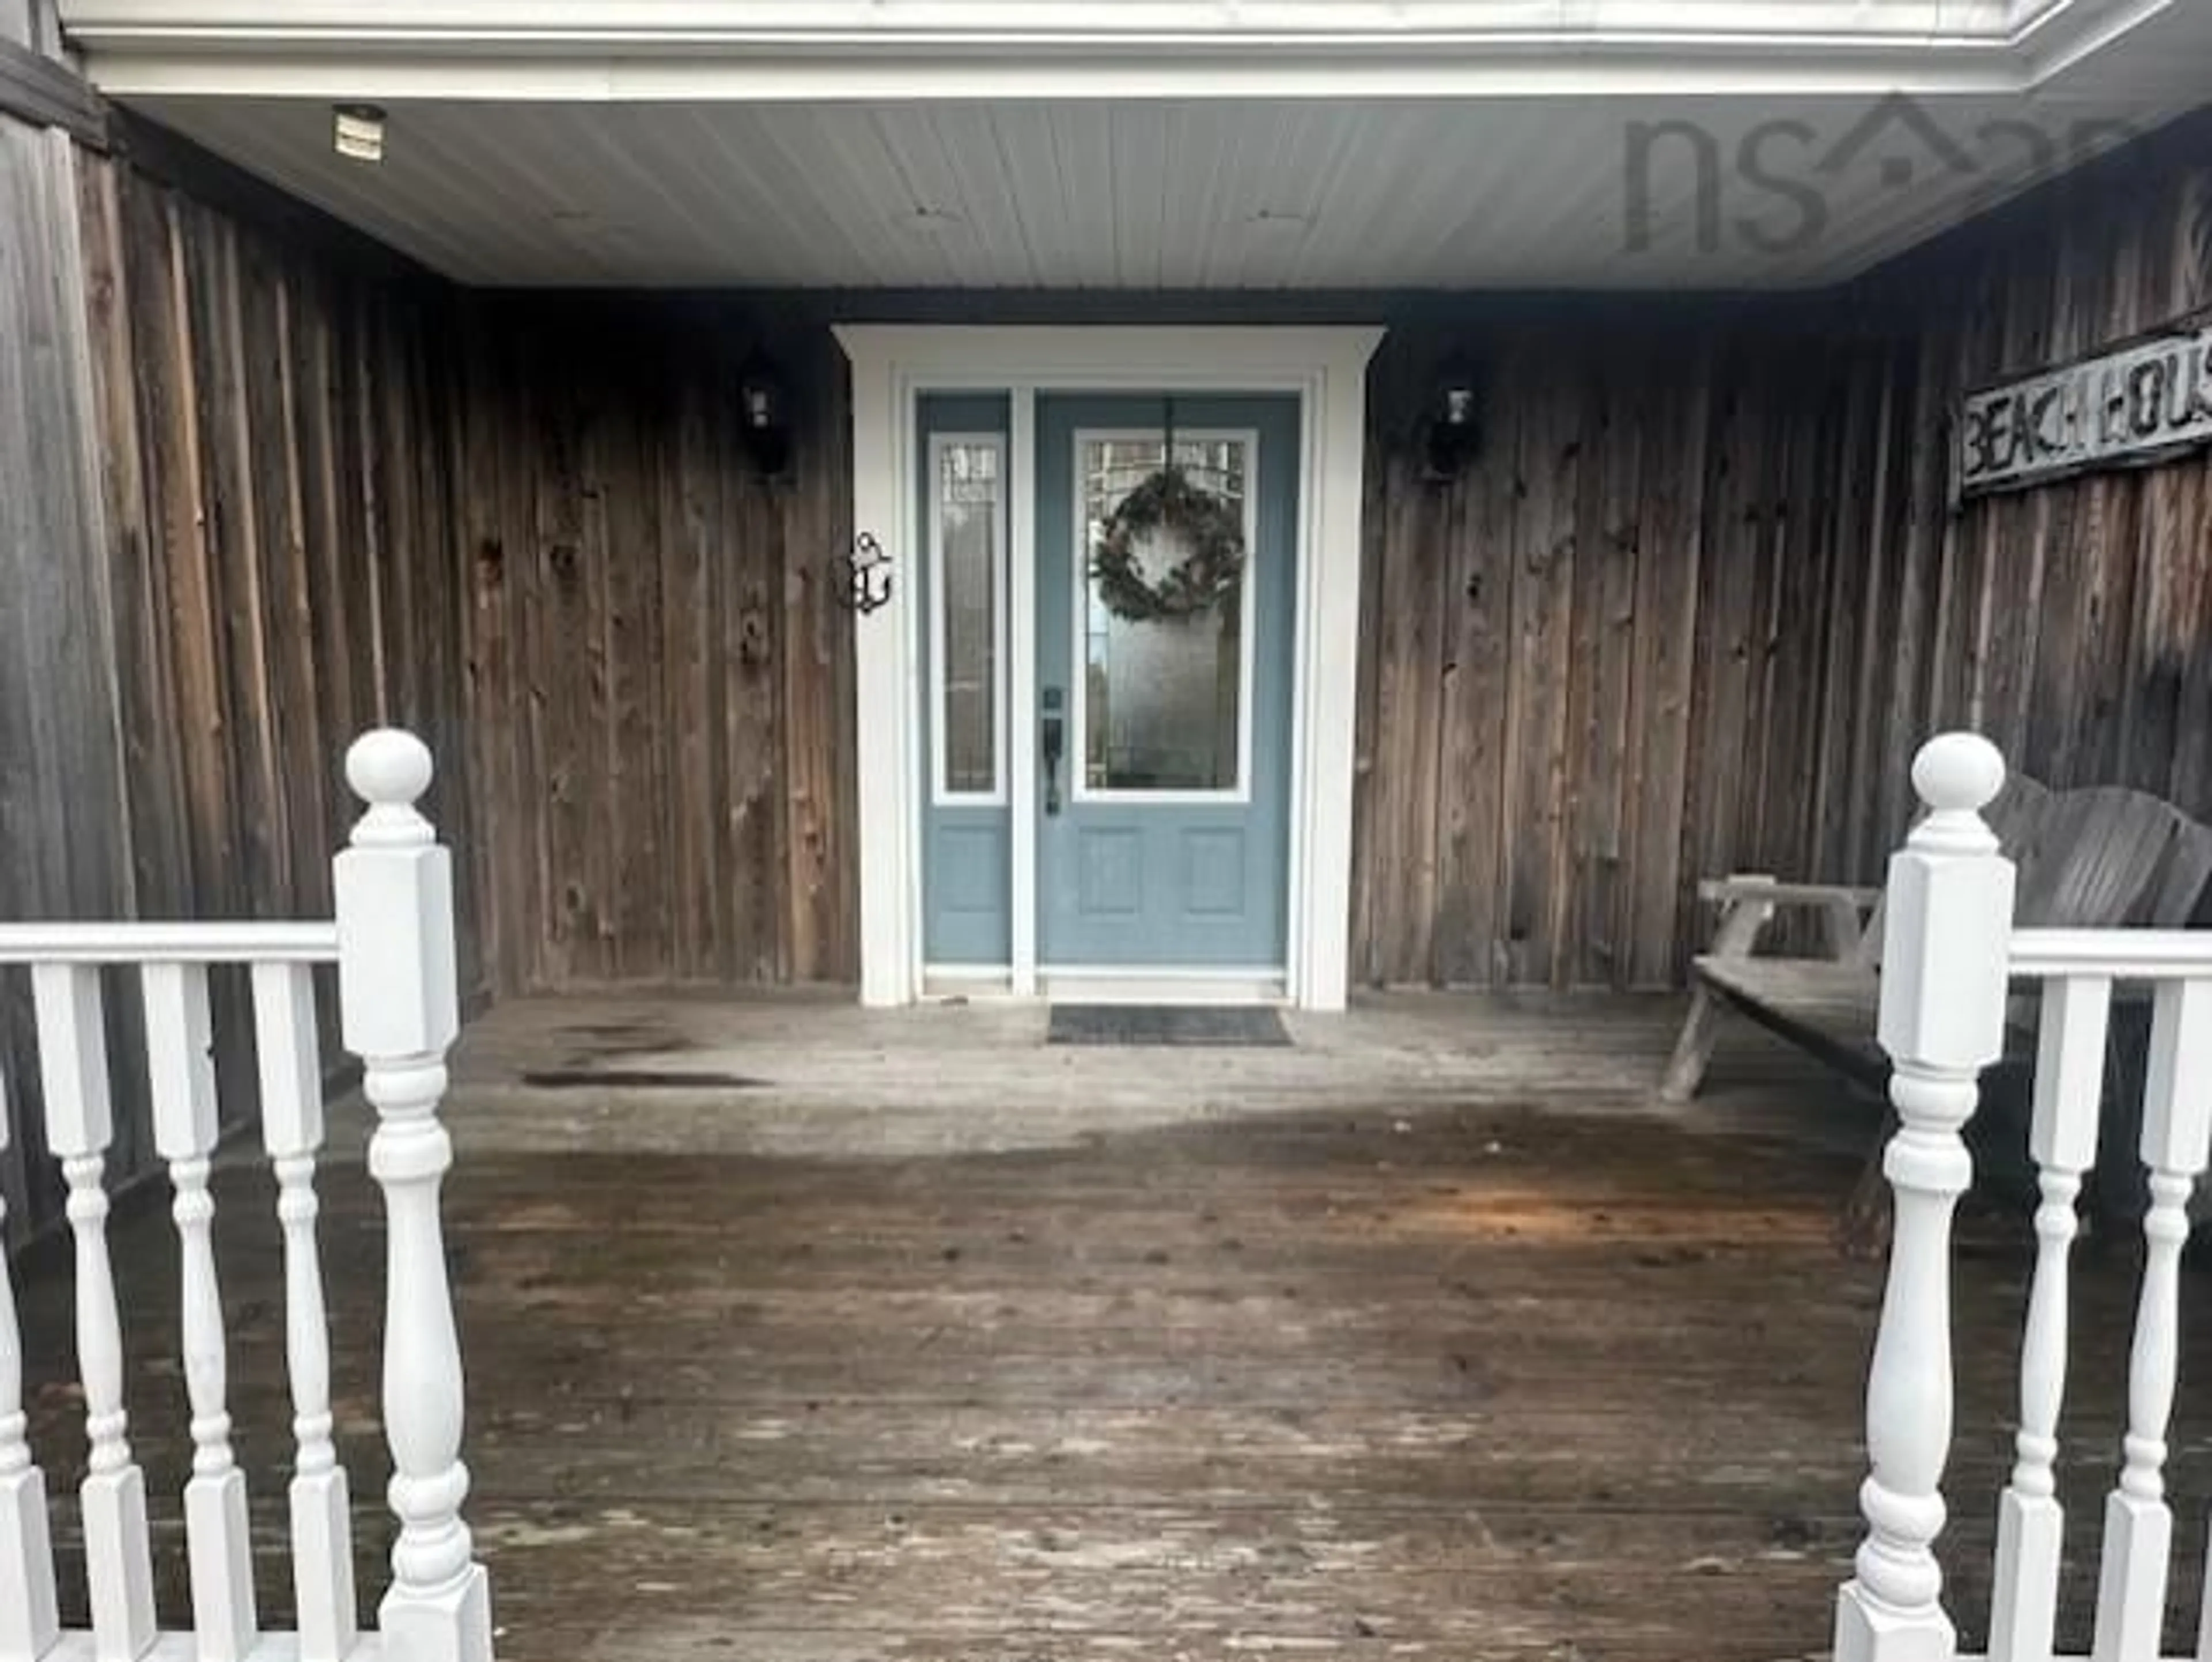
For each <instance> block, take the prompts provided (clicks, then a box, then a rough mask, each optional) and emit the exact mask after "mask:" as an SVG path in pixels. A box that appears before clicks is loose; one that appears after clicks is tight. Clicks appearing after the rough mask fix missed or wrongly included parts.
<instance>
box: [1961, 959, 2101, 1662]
mask: <svg viewBox="0 0 2212 1662" xmlns="http://www.w3.org/2000/svg"><path fill="white" fill-rule="evenodd" d="M2111 1010H2112V981H2111V980H2109V979H2108V978H2106V977H2105V976H2100V975H2081V976H2059V977H2056V978H2054V979H2053V980H2050V981H2048V982H2046V983H2045V985H2044V989H2043V1020H2042V1025H2041V1028H2040V1033H2039V1039H2038V1048H2037V1056H2036V1063H2035V1113H2034V1117H2033V1120H2032V1121H2031V1122H2030V1125H2029V1131H2028V1149H2029V1152H2030V1153H2032V1154H2033V1156H2034V1157H2035V1162H2036V1165H2037V1167H2038V1168H2039V1174H2038V1180H2039V1183H2040V1185H2041V1187H2042V1190H2043V1204H2041V1205H2040V1206H2039V1207H2038V1208H2037V1209H2036V1213H2035V1235H2036V1255H2035V1281H2034V1285H2033V1290H2032V1291H2031V1292H2030V1293H2029V1295H2028V1302H2027V1328H2026V1331H2025V1332H2024V1334H2023V1336H2022V1337H2021V1351H2020V1430H2019V1433H2018V1434H2017V1435H2015V1437H2014V1439H2013V1447H2014V1449H2015V1453H2016V1455H2017V1457H2018V1458H2017V1459H2016V1460H2015V1464H2014V1465H2013V1469H2012V1482H2011V1483H2010V1484H2009V1485H2008V1487H2007V1488H2006V1489H2005V1492H2004V1494H2003V1495H2002V1496H2001V1497H2000V1498H1999V1500H1998V1501H1997V1562H1996V1586H1995V1588H1994V1590H1993V1592H1992V1594H1991V1597H1990V1658H1991V1659H1992V1662H2049V1659H2050V1656H2051V1641H2052V1635H2053V1631H2054V1629H2055V1626H2056V1623H2057V1612H2058V1573H2059V1569H2060V1565H2061V1556H2062V1551H2063V1538H2064V1533H2065V1513H2064V1511H2063V1508H2062V1507H2060V1506H2059V1504H2058V1495H2057V1481H2056V1479H2055V1477H2053V1474H2052V1463H2053V1462H2054V1461H2056V1460H2057V1458H2058V1410H2059V1408H2060V1406H2061V1405H2062V1404H2063V1401H2064V1399H2065V1394H2066V1290H2067V1289H2066V1277H2067V1259H2068V1254H2069V1251H2070V1250H2071V1248H2072V1246H2073V1244H2074V1236H2075V1228H2076V1222H2075V1210H2074V1204H2075V1197H2076V1196H2077V1195H2079V1194H2080V1193H2081V1174H2082V1173H2083V1172H2085V1171H2087V1169H2088V1168H2089V1167H2090V1166H2091V1165H2092V1164H2093V1162H2095V1160H2096V1158H2097V1118H2098V1108H2099V1105H2100V1102H2101V1101H2102V1099H2103V1095H2104V1082H2105V1039H2106V1024H2107V1020H2108V1017H2109V1016H2110V1013H2111Z"/></svg>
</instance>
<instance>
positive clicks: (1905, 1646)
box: [1835, 733, 2013, 1662]
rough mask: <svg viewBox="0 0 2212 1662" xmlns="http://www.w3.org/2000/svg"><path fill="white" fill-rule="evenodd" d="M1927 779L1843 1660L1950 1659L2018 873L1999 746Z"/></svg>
mask: <svg viewBox="0 0 2212 1662" xmlns="http://www.w3.org/2000/svg"><path fill="white" fill-rule="evenodd" d="M1912 782H1913V784H1914V786H1916V787H1917V789H1918V791H1919V792H1920V796H1921V798H1922V800H1923V801H1924V802H1925V803H1926V804H1928V807H1929V813H1928V815H1927V816H1926V817H1925V818H1924V819H1923V820H1922V821H1921V822H1920V823H1919V824H1918V825H1917V826H1916V827H1915V828H1914V829H1913V832H1912V834H1911V837H1910V838H1908V839H1907V840H1906V842H1905V847H1904V848H1903V849H1902V850H1900V851H1899V852H1898V853H1897V854H1896V855H1895V856H1894V857H1893V858H1892V859H1891V861H1890V864H1889V887H1888V920H1887V938H1886V945H1885V950H1884V953H1883V958H1882V972H1881V1046H1882V1048H1883V1050H1885V1051H1886V1052H1888V1055H1889V1058H1890V1062H1891V1065H1892V1070H1893V1071H1892V1073H1891V1077H1890V1086H1889V1095H1890V1101H1892V1102H1893V1104H1894V1105H1895V1107H1896V1108H1897V1113H1898V1119H1899V1122H1900V1124H1899V1130H1898V1132H1897V1135H1896V1136H1895V1137H1893V1139H1892V1140H1891V1142H1890V1145H1889V1150H1888V1153H1887V1156H1885V1158H1884V1160H1883V1162H1882V1169H1883V1171H1884V1172H1885V1174H1887V1176H1888V1178H1889V1181H1890V1186H1891V1189H1892V1190H1893V1192H1894V1194H1895V1197H1896V1213H1897V1218H1896V1228H1895V1231H1894V1233H1893V1237H1892V1240H1891V1246H1890V1259H1889V1278H1888V1283H1887V1288H1886V1289H1885V1290H1884V1292H1883V1295H1882V1305H1881V1326H1880V1328H1879V1330H1878V1331H1877V1334H1876V1337H1875V1347H1874V1361H1873V1363H1872V1366H1871V1368H1870V1371H1869V1379H1868V1383H1867V1454H1868V1459H1869V1465H1870V1466H1871V1468H1872V1469H1871V1471H1869V1474H1868V1477H1867V1479H1866V1482H1865V1483H1863V1485H1862V1486H1861V1487H1860V1489H1859V1507H1860V1510H1861V1511H1862V1512H1863V1513H1864V1514H1865V1517H1866V1522H1867V1535H1866V1539H1865V1540H1864V1541H1863V1542H1862V1543H1861V1544H1860V1546H1859V1550H1858V1555H1857V1560H1856V1565H1855V1568H1856V1569H1857V1574H1856V1575H1855V1576H1854V1577H1853V1579H1852V1580H1850V1581H1849V1582H1847V1583H1846V1584H1845V1585H1844V1588H1843V1591H1842V1592H1841V1593H1840V1594H1839V1595H1838V1600H1837V1607H1836V1642H1835V1655H1836V1662H1946V1659H1948V1658H1950V1657H1951V1656H1953V1655H1954V1653H1955V1652H1956V1650H1957V1645H1958V1639H1957V1635H1956V1632H1955V1631H1954V1629H1953V1628H1952V1625H1951V1620H1950V1617H1948V1616H1947V1615H1946V1614H1945V1613H1944V1610H1943V1602H1942V1593H1943V1573H1942V1569H1941V1568H1939V1567H1938V1566H1937V1564H1936V1554H1935V1550H1934V1548H1935V1542H1936V1536H1937V1535H1939V1534H1940V1533H1941V1532H1942V1528H1943V1518H1944V1510H1943V1495H1942V1481H1943V1465H1944V1462H1945V1460H1946V1459H1947V1458H1948V1455H1949V1453H1950V1447H1951V1412H1952V1384H1951V1284H1950V1283H1951V1261H1950V1260H1951V1214H1952V1210H1953V1209H1954V1207H1955V1205H1956V1204H1957V1203H1958V1198H1959V1196H1960V1194H1962V1193H1963V1192H1965V1191H1966V1186H1967V1184H1968V1183H1969V1182H1970V1181H1971V1180H1972V1176H1973V1165H1972V1160H1971V1159H1970V1158H1969V1156H1967V1153H1966V1144H1965V1143H1964V1142H1963V1141H1962V1140H1961V1139H1960V1131H1961V1130H1962V1129H1963V1128H1964V1127H1965V1125H1966V1121H1967V1120H1968V1119H1971V1118H1972V1115H1973V1112H1974V1104H1975V1101H1976V1098H1977V1095H1978V1090H1979V1085H1978V1082H1979V1079H1980V1077H1981V1071H1982V1070H1983V1069H1984V1067H1986V1066H1987V1065H1989V1064H1990V1063H1991V1062H1993V1061H1995V1060H1996V1058H1997V1057H1998V1055H1999V1054H2000V1052H2001V1051H2002V1046H2003V1040H2004V1014H2005V987H2006V980H2007V975H2008V955H2009V942H2010V936H2011V930H2012V903H2013V867H2012V864H2011V862H2010V861H2008V860H2007V859H2005V858H2003V857H2002V855H2001V854H2000V853H1999V852H1998V849H1997V840H1996V836H1995V835H1993V834H1991V832H1990V828H1989V827H1988V826H1987V825H1986V824H1984V822H1983V821H1982V818H1981V810H1982V809H1984V807H1986V806H1987V805H1988V804H1989V803H1990V800H1991V798H1994V797H1995V796H1996V793H1997V791H1998V789H1999V788H2000V787H2001V786H2002V785H2003V783H2004V761H2003V758H2002V757H2001V756H2000V755H1998V754H1997V751H1996V747H1995V746H1994V745H1992V744H1990V743H1989V742H1988V741H1987V740H1986V739H1983V738H1980V737H1976V736H1975V735H1973V734H1971V733H1947V734H1945V735H1943V736H1942V737H1939V738H1936V739H1933V740H1930V741H1929V743H1927V744H1926V745H1925V746H1923V748H1922V749H1921V751H1920V754H1919V755H1918V756H1917V758H1915V760H1914V761H1913V764H1912Z"/></svg>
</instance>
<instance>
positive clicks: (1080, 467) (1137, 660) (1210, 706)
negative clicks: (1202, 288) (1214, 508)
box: [1035, 394, 1298, 969]
mask: <svg viewBox="0 0 2212 1662" xmlns="http://www.w3.org/2000/svg"><path fill="white" fill-rule="evenodd" d="M1170 428H1172V431H1173V434H1174V446H1175V452H1176V461H1177V463H1178V464H1180V465H1182V467H1183V468H1184V469H1185V470H1187V472H1188V475H1189V476H1191V477H1192V478H1193V479H1194V480H1195V481H1196V482H1199V483H1200V485H1201V486H1202V487H1203V488H1205V489H1206V491H1207V492H1208V493H1210V494H1211V495H1212V497H1213V498H1214V499H1215V500H1217V501H1218V503H1220V504H1222V505H1223V506H1224V507H1225V510H1226V512H1227V513H1228V514H1229V516H1230V518H1231V519H1234V520H1235V521H1236V522H1237V535H1238V536H1239V537H1241V539H1242V543H1243V558H1242V560H1241V561H1233V562H1231V563H1230V564H1229V565H1228V566H1227V567H1225V569H1226V571H1227V573H1228V575H1227V576H1226V577H1225V578H1224V579H1222V580H1219V581H1217V582H1216V583H1215V584H1213V585H1211V586H1204V592H1205V593H1206V595H1207V596H1209V597H1210V598H1208V599H1207V600H1206V602H1205V604H1200V605H1198V606H1196V607H1195V608H1194V610H1190V611H1188V614H1187V615H1181V614H1180V609H1178V614H1179V615H1171V616H1158V615H1150V614H1149V612H1148V608H1147V605H1146V603H1145V602H1144V600H1143V599H1142V597H1141V596H1139V597H1137V598H1135V599H1132V598H1131V595H1130V592H1129V591H1127V589H1126V588H1116V586H1115V585H1114V583H1113V582H1112V580H1111V577H1110V574H1109V573H1101V572H1100V571H1099V570H1098V569H1097V566H1096V562H1095V560H1094V557H1093V556H1094V553H1095V550H1096V548H1097V543H1098V535H1097V534H1098V531H1099V530H1100V528H1101V527H1102V525H1103V523H1104V522H1105V520H1106V519H1108V517H1109V516H1110V515H1111V513H1113V511H1114V509H1115V506H1117V505H1118V504H1119V503H1120V502H1121V499H1122V498H1123V497H1125V496H1126V495H1127V494H1128V493H1129V492H1130V491H1131V490H1132V489H1133V488H1137V487H1138V486H1139V485H1141V484H1142V483H1143V482H1145V481H1146V480H1147V479H1148V478H1150V477H1151V476H1152V475H1153V474H1154V472H1155V471H1156V470H1158V468H1159V466H1160V464H1161V462H1162V460H1163V458H1164V453H1165V452H1164V443H1165V434H1166V433H1167V431H1168V430H1169V429H1170ZM1036 431H1037V447H1038V453H1037V458H1036V481H1037V484H1036V513H1037V525H1036V548H1037V573H1036V576H1037V581H1036V592H1037V616H1036V631H1037V635H1036V642H1037V652H1036V663H1037V681H1038V687H1039V692H1040V710H1039V715H1040V718H1041V719H1040V730H1041V731H1042V729H1043V728H1044V727H1045V726H1046V725H1048V724H1049V723H1050V722H1051V721H1053V720H1054V719H1055V718H1059V719H1063V720H1064V728H1063V744H1062V749H1063V755H1062V756H1061V758H1060V761H1059V764H1058V767H1057V768H1056V770H1055V769H1049V768H1048V767H1047V765H1046V760H1045V759H1041V761H1040V779H1041V786H1042V788H1041V792H1040V795H1041V798H1042V799H1041V800H1040V801H1039V802H1038V803H1037V804H1036V806H1035V811H1036V815H1037V911H1038V929H1037V942H1038V955H1039V958H1040V961H1042V963H1044V964H1046V965H1048V966H1054V965H1057V966H1081V967H1199V966H1218V967H1243V968H1255V969H1261V968H1276V967H1280V966H1281V965H1282V963H1283V962H1284V961H1285V926H1286V925H1285V919H1286V917H1287V913H1288V874H1289V863H1288V856H1289V841H1290V839H1289V816H1288V801H1289V786H1290V737H1291V721H1290V712H1291V660H1292V630H1293V628H1294V623H1295V610H1296V598H1297V597H1296V571H1295V569H1294V564H1293V562H1294V559H1295V549H1296V546H1297V539H1296V525H1297V456H1298V411H1297V400H1296V399H1295V398H1294V397H1287V396H1267V395H1253V396H1235V397H1191V396H1184V395H1178V396H1177V397H1175V399H1174V400H1173V402H1172V404H1171V405H1170V404H1169V403H1167V401H1165V400H1164V399H1163V398H1162V397H1158V396H1126V395H1103V394H1097V395H1094V394H1066V395H1044V396H1041V397H1039V398H1038V400H1037V421H1036ZM1129 546H1130V558H1129V562H1128V565H1129V568H1130V569H1131V570H1132V571H1133V572H1134V573H1135V574H1136V575H1137V576H1139V578H1141V579H1143V580H1144V582H1146V584H1149V585H1159V584H1160V583H1161V581H1162V579H1164V578H1169V577H1170V574H1171V573H1174V572H1176V570H1177V569H1178V568H1181V569H1182V570H1184V571H1185V572H1186V573H1188V571H1190V570H1191V569H1193V567H1189V566H1188V565H1186V563H1185V561H1186V557H1187V556H1188V554H1189V553H1190V552H1191V548H1190V545H1189V543H1188V542H1186V541H1184V540H1182V539H1179V538H1177V537H1174V536H1171V535H1155V536H1149V537H1133V538H1131V539H1130V544H1129ZM1202 586H1203V585H1202ZM1048 773H1056V778H1048V777H1047V775H1048Z"/></svg>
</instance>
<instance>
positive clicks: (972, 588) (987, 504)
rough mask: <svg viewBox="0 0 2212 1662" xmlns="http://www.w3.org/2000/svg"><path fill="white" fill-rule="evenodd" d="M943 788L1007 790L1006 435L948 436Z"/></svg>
mask: <svg viewBox="0 0 2212 1662" xmlns="http://www.w3.org/2000/svg"><path fill="white" fill-rule="evenodd" d="M937 452H938V456H937V468H936V491H937V500H936V503H935V508H936V513H935V519H936V530H937V535H936V555H937V585H936V589H937V603H938V605H937V610H938V616H937V628H936V631H935V633H936V636H937V643H936V644H937V652H936V658H937V665H938V671H939V679H940V682H941V691H940V694H939V709H938V731H939V737H940V738H941V741H942V748H941V754H940V755H939V758H938V795H939V797H940V798H944V797H962V796H992V795H994V794H995V793H996V792H997V791H998V788H999V725H1000V724H999V656H1000V641H999V637H1000V586H1001V579H1002V575H1003V573H1002V572H1001V570H1000V565H1001V562H1002V561H1003V559H1004V553H1005V550H1004V543H1003V532H1004V527H1005V524H1006V516H1005V506H1006V505H1005V499H1004V497H1003V495H1002V494H1001V491H1000V480H1001V477H1002V472H1003V470H1001V468H1000V441H999V440H997V439H995V438H978V439H954V438H945V439H941V440H939V441H938V446H937Z"/></svg>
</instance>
